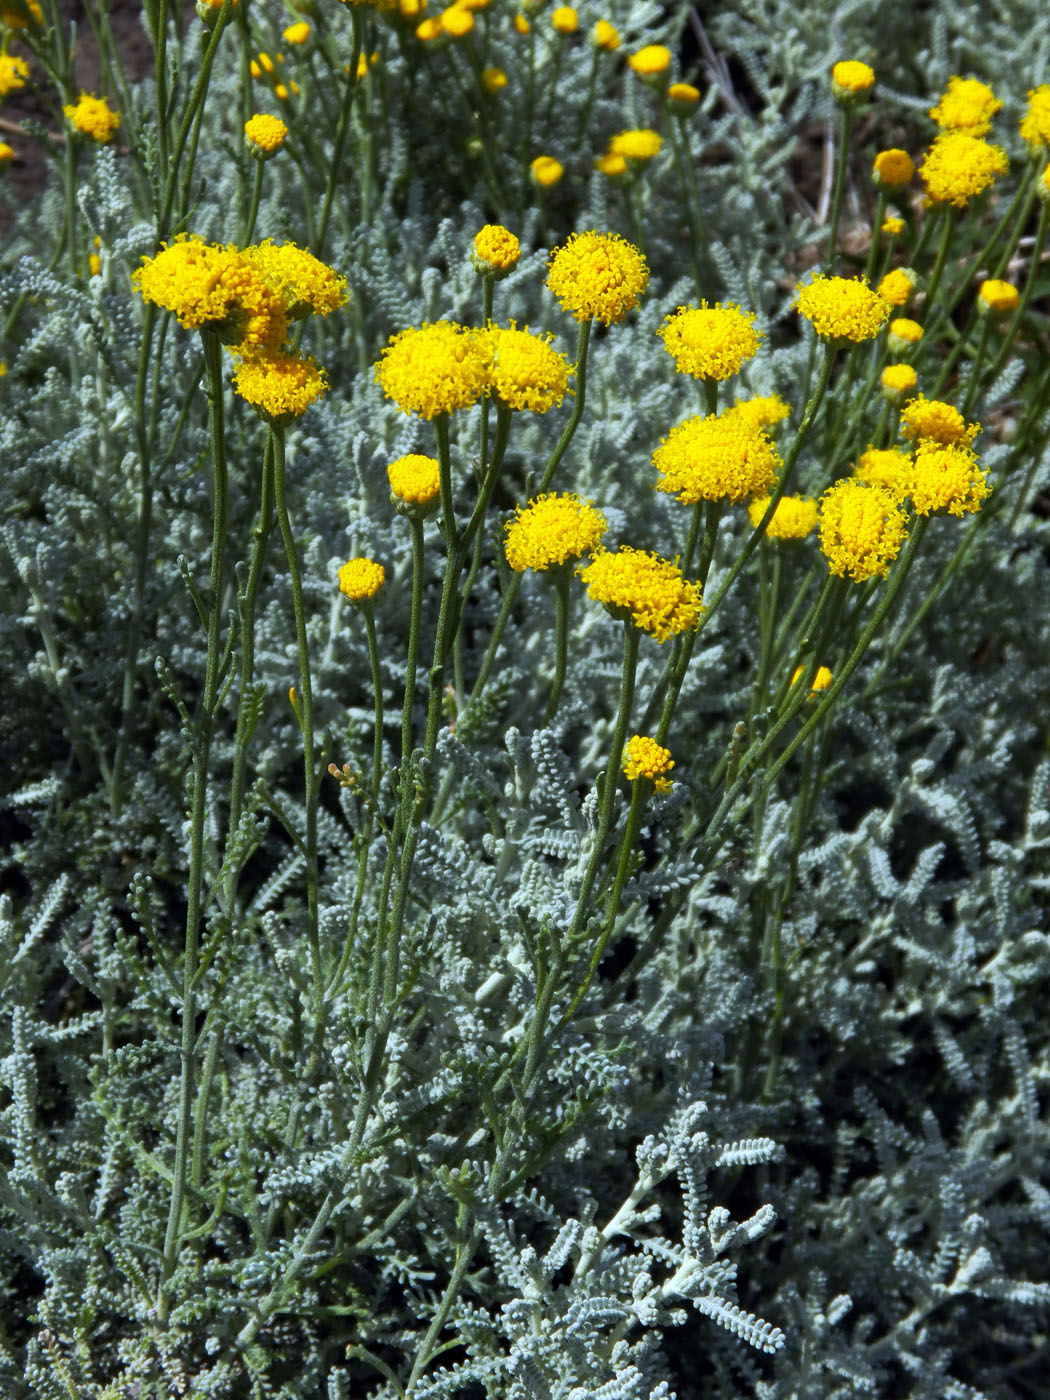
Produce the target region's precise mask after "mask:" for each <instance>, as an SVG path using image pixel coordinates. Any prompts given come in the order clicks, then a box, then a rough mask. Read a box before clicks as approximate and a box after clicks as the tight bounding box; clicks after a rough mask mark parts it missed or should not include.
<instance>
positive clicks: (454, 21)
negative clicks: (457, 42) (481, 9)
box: [439, 5, 474, 39]
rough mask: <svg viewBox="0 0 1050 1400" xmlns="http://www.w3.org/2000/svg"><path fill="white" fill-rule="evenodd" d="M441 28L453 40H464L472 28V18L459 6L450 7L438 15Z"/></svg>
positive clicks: (471, 15) (470, 14) (469, 13)
mask: <svg viewBox="0 0 1050 1400" xmlns="http://www.w3.org/2000/svg"><path fill="white" fill-rule="evenodd" d="M439 18H440V20H441V28H442V29H443V30H444V31H445V33H446V34H451V35H452V37H453V39H464V38H466V36H467V35H468V34H469V33H470V31H471V30H472V29H473V28H474V16H473V14H472V13H471V12H470V10H466V9H464V8H463V7H462V6H460V5H450V6H449V7H448V9H447V10H442V11H441V15H440V17H439Z"/></svg>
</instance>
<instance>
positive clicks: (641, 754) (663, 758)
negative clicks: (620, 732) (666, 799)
mask: <svg viewBox="0 0 1050 1400" xmlns="http://www.w3.org/2000/svg"><path fill="white" fill-rule="evenodd" d="M622 766H623V774H624V777H625V778H626V779H627V780H628V782H632V783H634V782H637V781H638V779H639V778H648V779H649V780H650V782H651V783H652V785H653V788H654V789H655V791H656V792H670V791H671V788H672V786H673V784H672V782H671V780H670V778H668V777H667V776H666V775H667V774H668V773H670V771H671V769H672V768H673V767H674V759H673V758H672V757H671V750H670V749H665V748H664V747H663V745H662V744H658V743H657V742H656V740H655V739H651V738H650V737H649V736H648V735H647V734H632V735H631V737H630V738H629V739H628V740H627V743H626V744H625V745H624V750H623V759H622Z"/></svg>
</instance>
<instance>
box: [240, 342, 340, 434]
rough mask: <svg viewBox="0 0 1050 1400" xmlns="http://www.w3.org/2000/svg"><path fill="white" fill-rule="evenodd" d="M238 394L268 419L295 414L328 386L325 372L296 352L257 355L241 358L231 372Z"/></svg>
mask: <svg viewBox="0 0 1050 1400" xmlns="http://www.w3.org/2000/svg"><path fill="white" fill-rule="evenodd" d="M233 387H234V389H235V390H236V391H237V393H238V394H240V396H241V398H242V399H244V400H245V401H246V402H248V403H250V404H251V405H252V406H253V407H254V408H257V409H258V410H259V412H260V413H261V414H262V415H263V417H265V418H268V419H270V420H271V421H272V422H276V423H280V422H286V421H287V420H288V419H290V418H298V417H300V416H301V415H302V414H303V413H305V412H306V410H307V409H308V408H309V407H310V405H311V404H312V403H313V402H314V401H315V400H316V399H319V398H320V397H321V395H322V394H323V393H324V391H325V390H326V389H327V388H328V376H327V375H326V374H325V372H324V370H323V369H322V368H321V367H320V366H319V365H318V364H317V363H316V362H315V361H313V360H311V359H308V358H300V357H299V356H298V355H273V356H270V355H259V356H252V357H251V358H249V359H245V360H242V361H241V362H240V364H239V366H238V368H237V372H236V374H235V375H234V376H233Z"/></svg>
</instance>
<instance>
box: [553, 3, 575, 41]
mask: <svg viewBox="0 0 1050 1400" xmlns="http://www.w3.org/2000/svg"><path fill="white" fill-rule="evenodd" d="M551 24H553V25H554V28H555V29H556V30H557V31H558V33H559V34H575V33H576V31H577V29H579V27H580V17H579V15H578V14H577V13H576V11H575V10H574V9H573V8H572V6H571V5H559V6H558V8H557V9H556V10H554V11H553V12H552V14H551Z"/></svg>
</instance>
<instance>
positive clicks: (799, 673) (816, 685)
mask: <svg viewBox="0 0 1050 1400" xmlns="http://www.w3.org/2000/svg"><path fill="white" fill-rule="evenodd" d="M805 672H806V668H805V666H796V667H795V669H794V670H793V671H792V673H791V684H792V685H798V683H799V681H800V680H801V679H802V677H803V676H804V675H805ZM831 679H832V678H831V672H830V670H829V669H828V667H827V666H818V667H817V669H816V671H815V672H814V673H813V682H812V684H811V685H810V687H809V693H810V695H816V694H817V692H818V691H820V690H827V688H828V686H829V685H830V684H831Z"/></svg>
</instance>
